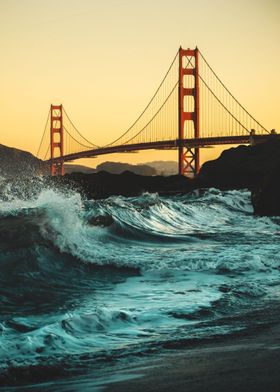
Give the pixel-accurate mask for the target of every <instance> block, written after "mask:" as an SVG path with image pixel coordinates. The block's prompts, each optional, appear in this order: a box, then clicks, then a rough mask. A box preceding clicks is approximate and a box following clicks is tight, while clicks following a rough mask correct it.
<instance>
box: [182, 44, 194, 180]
mask: <svg viewBox="0 0 280 392" xmlns="http://www.w3.org/2000/svg"><path fill="white" fill-rule="evenodd" d="M198 56H199V51H198V48H195V49H182V48H181V47H180V49H179V86H178V89H179V91H178V93H179V96H178V112H179V113H178V114H179V122H178V125H179V127H178V128H179V129H178V131H179V132H178V139H179V148H178V152H179V156H178V163H179V168H178V169H179V174H181V175H187V176H194V175H195V174H197V173H198V171H199V148H190V147H188V146H187V145H185V144H183V142H182V141H183V140H185V139H187V138H193V137H194V138H199V73H198V70H199V63H198ZM184 59H186V60H187V66H184ZM193 60H194V64H193ZM189 65H190V66H189ZM185 76H186V78H185ZM185 97H191V98H192V99H193V105H192V106H193V108H194V110H193V111H185ZM187 110H189V109H187ZM190 123H191V124H190ZM187 124H189V125H191V126H190V127H187ZM189 128H190V129H193V135H191V136H190V135H186V129H189Z"/></svg>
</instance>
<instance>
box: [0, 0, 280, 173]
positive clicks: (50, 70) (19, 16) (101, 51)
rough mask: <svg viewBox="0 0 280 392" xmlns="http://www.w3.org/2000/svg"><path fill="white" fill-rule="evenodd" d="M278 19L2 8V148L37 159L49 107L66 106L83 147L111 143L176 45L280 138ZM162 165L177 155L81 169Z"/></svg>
mask: <svg viewBox="0 0 280 392" xmlns="http://www.w3.org/2000/svg"><path fill="white" fill-rule="evenodd" d="M279 16H280V2H279V1H278V0H235V1H225V0H196V1H193V0H141V1H140V0H130V1H129V0H102V1H101V0H98V1H97V0H56V1H54V0H48V1H43V0H9V1H8V0H6V1H5V0H0V37H1V38H0V40H1V50H2V56H1V62H0V81H1V84H0V86H1V93H0V107H1V116H0V136H1V138H0V143H1V144H4V145H9V146H13V147H17V148H20V149H24V150H27V151H30V152H32V153H33V154H36V151H37V148H38V145H39V142H40V138H41V135H42V132H43V128H44V125H45V124H44V123H45V120H46V116H47V113H48V110H49V106H50V104H51V103H54V104H60V103H63V105H64V107H65V108H66V110H67V112H68V113H69V115H70V117H71V119H72V120H73V122H74V123H75V125H76V126H77V128H78V129H79V130H80V131H81V133H82V134H83V135H84V136H85V137H86V138H87V139H89V140H92V141H93V142H95V143H96V144H98V145H102V144H106V143H108V142H110V141H111V140H112V139H115V138H116V137H118V136H119V135H120V134H121V133H122V132H123V131H124V130H125V129H127V128H128V127H129V125H130V124H131V123H132V122H133V121H134V120H135V118H136V117H137V116H138V114H139V112H141V111H142V109H143V107H144V106H146V104H147V102H148V100H149V98H150V97H151V95H152V94H153V93H154V91H155V89H156V88H157V86H158V84H159V83H160V81H161V79H162V77H163V75H164V74H165V72H166V70H167V67H168V66H169V64H170V62H171V60H172V58H173V57H174V54H175V52H176V51H177V50H178V47H179V46H180V45H182V46H183V47H195V46H196V45H197V46H198V47H199V48H200V50H201V52H202V53H203V54H204V56H205V57H206V59H207V61H208V62H209V63H210V64H211V66H212V67H213V68H214V69H215V72H216V73H217V74H218V75H219V76H220V78H221V79H222V80H223V81H224V83H225V84H226V85H227V86H228V88H229V89H230V91H232V93H233V94H234V95H235V96H236V97H237V98H238V99H239V100H240V102H241V103H242V104H243V105H244V106H245V107H246V108H247V109H248V111H249V112H250V113H252V114H253V115H254V116H255V117H256V118H257V119H258V120H259V121H260V122H261V123H262V124H263V125H264V126H266V127H267V128H268V129H271V128H276V129H278V130H280V119H279V116H278V105H279V98H280V77H279V69H280V53H279V39H280V26H279ZM223 148H228V147H223ZM223 148H222V147H221V148H219V149H205V150H203V152H202V155H203V159H211V158H213V157H215V156H216V155H217V152H218V151H221V150H222V149H223ZM158 159H167V160H170V159H175V160H176V159H177V152H175V151H161V152H154V151H146V152H140V153H137V154H116V155H109V156H103V157H100V158H97V159H92V160H86V161H84V160H83V161H77V162H76V163H77V164H82V163H87V164H88V163H89V164H91V166H95V165H96V164H98V163H100V162H102V161H104V160H112V161H113V160H114V161H126V162H131V163H137V162H147V161H152V160H158Z"/></svg>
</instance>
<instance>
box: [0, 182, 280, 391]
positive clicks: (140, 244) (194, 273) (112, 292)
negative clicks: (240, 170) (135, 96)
mask: <svg viewBox="0 0 280 392" xmlns="http://www.w3.org/2000/svg"><path fill="white" fill-rule="evenodd" d="M2 193H3V192H2ZM4 193H5V197H2V200H1V204H0V247H1V253H0V385H2V386H5V387H6V388H11V390H17V389H18V390H20V389H22V388H24V387H26V386H28V385H31V384H32V385H35V384H36V385H38V386H40V385H41V387H40V390H43V389H44V385H48V386H47V387H46V390H55V387H54V385H52V384H50V383H52V382H53V380H54V379H56V380H66V379H68V378H69V377H73V376H78V375H81V374H85V373H88V372H92V371H93V370H94V372H95V375H96V378H97V379H98V377H99V375H100V374H101V373H102V375H104V374H105V373H106V370H107V369H109V368H112V366H115V365H116V364H118V366H121V367H123V368H125V366H126V365H127V364H128V363H130V362H131V361H135V360H137V358H139V357H140V356H145V355H149V354H150V353H154V352H162V351H164V350H176V349H178V348H182V347H189V346H191V345H192V344H193V343H194V342H198V341H199V342H203V341H204V340H205V341H210V340H217V339H219V338H221V337H224V336H235V335H240V334H242V333H245V332H246V331H248V330H250V329H255V328H261V327H265V326H268V325H273V324H274V323H276V322H279V305H280V301H279V300H280V276H279V269H280V254H279V250H280V245H279V238H280V219H279V218H276V217H272V218H268V217H258V216H255V215H254V214H253V209H252V206H251V202H250V193H249V192H248V191H246V190H241V191H220V190H217V189H208V190H197V191H194V192H193V193H190V194H187V195H177V196H172V197H171V196H170V197H161V196H159V195H157V194H148V193H145V194H142V195H141V196H138V197H131V198H125V197H120V196H112V197H109V198H107V199H103V200H86V199H84V198H83V197H82V196H81V195H80V194H79V193H77V192H76V191H71V190H55V189H52V188H51V187H49V188H48V187H43V188H42V189H41V190H40V192H36V194H35V195H34V197H32V196H30V195H29V196H28V197H22V196H19V195H15V194H13V192H12V191H11V189H8V188H7V189H6V190H5V192H4ZM100 217H104V218H105V219H104V220H100ZM46 383H48V384H46ZM50 385H52V387H51V386H50ZM58 390H63V388H62V387H61V386H60V388H59V389H58ZM65 390H66V389H65ZM81 390H82V389H81Z"/></svg>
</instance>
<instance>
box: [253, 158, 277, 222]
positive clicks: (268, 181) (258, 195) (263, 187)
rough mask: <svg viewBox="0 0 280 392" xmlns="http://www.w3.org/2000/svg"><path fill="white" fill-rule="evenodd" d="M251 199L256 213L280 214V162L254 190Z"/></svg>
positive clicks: (266, 214)
mask: <svg viewBox="0 0 280 392" xmlns="http://www.w3.org/2000/svg"><path fill="white" fill-rule="evenodd" d="M251 200H252V204H253V207H254V211H255V213H256V214H258V215H262V216H263V215H265V216H280V164H279V166H278V167H277V168H275V169H274V170H273V171H272V173H268V175H267V176H266V177H264V179H263V181H262V182H261V183H260V184H259V186H257V187H256V188H255V189H254V190H253V191H252V197H251Z"/></svg>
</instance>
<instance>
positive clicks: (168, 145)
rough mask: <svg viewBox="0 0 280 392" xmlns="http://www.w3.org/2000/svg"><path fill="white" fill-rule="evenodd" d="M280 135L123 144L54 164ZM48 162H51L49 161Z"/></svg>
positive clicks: (85, 153)
mask: <svg viewBox="0 0 280 392" xmlns="http://www.w3.org/2000/svg"><path fill="white" fill-rule="evenodd" d="M279 136H280V135H270V134H264V135H254V136H251V135H249V134H248V135H244V136H223V137H204V138H194V139H173V140H164V141H158V142H146V143H138V144H123V145H119V146H107V147H100V148H95V149H92V150H87V151H81V152H78V153H73V154H68V155H64V156H63V157H59V158H54V159H53V160H52V162H53V163H59V162H61V161H63V162H67V161H74V160H76V159H81V158H91V157H94V156H99V155H105V154H114V153H124V152H133V151H140V150H158V149H173V148H178V147H179V146H184V147H188V148H195V147H205V146H217V145H224V144H250V143H261V142H265V141H267V140H269V139H272V138H279ZM47 162H51V160H48V161H47Z"/></svg>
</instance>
